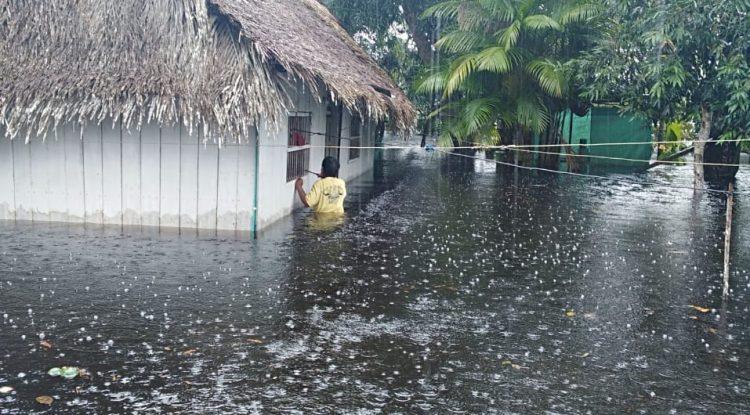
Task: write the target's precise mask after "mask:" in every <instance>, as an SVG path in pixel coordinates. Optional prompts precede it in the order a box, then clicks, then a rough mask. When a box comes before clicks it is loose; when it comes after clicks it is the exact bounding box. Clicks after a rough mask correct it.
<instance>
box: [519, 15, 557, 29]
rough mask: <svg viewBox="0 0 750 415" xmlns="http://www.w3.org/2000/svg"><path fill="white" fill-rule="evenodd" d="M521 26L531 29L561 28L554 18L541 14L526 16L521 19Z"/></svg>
mask: <svg viewBox="0 0 750 415" xmlns="http://www.w3.org/2000/svg"><path fill="white" fill-rule="evenodd" d="M523 27H526V28H529V29H532V30H546V29H550V30H562V26H561V25H560V23H558V22H557V21H556V20H555V19H553V18H551V17H549V16H545V15H543V14H535V15H532V16H526V17H525V18H524V19H523Z"/></svg>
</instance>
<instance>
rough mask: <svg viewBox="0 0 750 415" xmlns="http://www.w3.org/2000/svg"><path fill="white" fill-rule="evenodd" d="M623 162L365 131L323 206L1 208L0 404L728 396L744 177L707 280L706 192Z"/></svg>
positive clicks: (720, 205)
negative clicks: (522, 158)
mask: <svg viewBox="0 0 750 415" xmlns="http://www.w3.org/2000/svg"><path fill="white" fill-rule="evenodd" d="M744 169H745V168H743V170H741V172H740V175H739V178H738V183H737V186H738V188H739V190H740V191H742V190H743V189H744V188H747V183H748V182H750V174H748V173H747V170H744ZM622 177H624V176H618V175H613V176H610V178H609V179H607V180H592V179H584V178H576V177H570V176H559V175H550V174H543V173H530V172H523V171H521V172H518V173H517V174H514V173H513V172H512V171H503V170H502V169H496V168H495V165H494V164H492V163H488V162H483V161H475V160H473V159H468V158H461V157H457V156H445V155H442V154H440V153H438V152H431V153H428V152H425V151H424V150H420V149H415V150H403V151H397V150H386V151H385V153H384V156H383V160H381V161H378V162H377V168H376V170H375V172H374V175H373V176H372V177H371V178H370V179H367V180H364V181H360V182H353V183H350V191H351V196H350V197H349V200H348V205H347V218H346V221H345V222H344V223H343V224H329V225H330V226H328V225H327V224H326V223H321V222H320V221H316V220H313V219H312V218H311V217H310V216H309V214H306V213H300V214H297V215H295V216H294V217H291V218H289V219H288V220H285V221H282V222H281V223H280V224H279V225H277V226H274V227H273V228H272V229H271V230H269V231H267V232H265V233H264V234H263V235H261V236H260V238H259V239H257V240H248V239H246V238H244V237H242V236H240V237H234V236H218V237H217V236H205V235H203V236H198V237H196V236H194V235H182V236H180V235H174V234H165V233H162V234H159V233H158V232H155V231H153V230H124V231H123V230H120V229H99V228H94V229H92V228H90V227H88V228H84V227H82V226H73V225H70V226H69V225H27V224H9V223H5V224H0V241H1V242H0V243H1V245H0V387H4V386H9V387H12V388H14V390H13V391H10V392H7V393H0V414H36V413H75V414H93V413H97V414H110V413H118V414H119V413H128V414H151V413H184V414H253V413H263V414H276V413H278V414H303V413H304V414H318V413H319V414H378V413H384V414H394V413H402V414H420V413H439V414H460V413H472V414H475V413H487V414H492V413H497V414H513V413H546V414H587V413H592V414H601V413H618V414H619V413H676V414H686V413H712V414H737V413H750V398H748V396H750V347H749V346H748V345H749V344H750V335H749V333H748V327H749V326H750V313H749V312H748V300H749V297H748V288H749V285H750V279H749V275H748V270H750V252H749V250H750V240H748V238H747V233H746V232H745V231H744V228H745V227H746V226H747V225H748V224H749V223H750V212H748V211H747V210H745V208H744V200H745V198H746V197H747V196H745V195H738V196H737V197H736V205H735V211H734V212H735V215H734V216H735V227H734V233H733V241H732V242H733V246H732V274H731V294H730V295H729V297H728V298H722V294H721V286H722V285H721V284H722V283H721V281H722V272H723V263H722V260H723V227H724V220H725V219H724V209H725V198H724V196H722V195H720V194H708V195H704V196H702V197H699V198H694V197H693V195H692V191H691V190H688V189H684V188H680V187H679V186H689V185H690V180H691V177H690V167H659V168H657V169H655V170H654V171H651V172H649V173H647V174H641V175H637V176H635V177H633V176H629V177H630V179H634V180H640V181H650V182H659V183H663V184H665V186H649V185H639V184H633V183H627V182H620V181H617V180H616V179H618V178H622ZM666 185H671V186H673V187H668V186H666ZM692 306H697V308H696V307H692ZM704 311H705V312H704ZM42 340H44V341H45V342H46V343H44V345H43V343H42ZM60 366H77V367H79V368H83V369H86V371H87V372H89V373H90V376H85V377H83V378H82V377H78V378H75V379H72V380H65V379H62V378H60V377H52V376H50V375H48V374H47V371H48V370H49V369H50V368H52V367H60ZM41 395H48V396H51V397H52V398H53V399H54V402H53V403H52V405H51V406H49V407H48V406H45V405H42V404H40V403H37V402H36V401H35V398H36V397H37V396H41Z"/></svg>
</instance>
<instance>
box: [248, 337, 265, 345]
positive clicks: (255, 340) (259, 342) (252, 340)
mask: <svg viewBox="0 0 750 415" xmlns="http://www.w3.org/2000/svg"><path fill="white" fill-rule="evenodd" d="M247 342H248V343H252V344H263V340H261V339H256V338H254V337H249V338H248V339H247Z"/></svg>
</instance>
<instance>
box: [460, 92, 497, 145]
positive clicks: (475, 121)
mask: <svg viewBox="0 0 750 415" xmlns="http://www.w3.org/2000/svg"><path fill="white" fill-rule="evenodd" d="M501 106H502V102H500V100H499V99H498V98H477V99H473V100H471V101H469V102H467V103H466V104H465V106H464V110H463V111H462V112H461V118H462V120H463V123H464V125H465V128H466V129H465V131H464V133H465V135H466V137H467V138H468V137H470V136H471V135H473V134H475V133H477V132H478V131H480V130H482V129H486V128H487V127H488V126H494V124H495V121H496V120H497V118H498V113H499V112H500V108H501Z"/></svg>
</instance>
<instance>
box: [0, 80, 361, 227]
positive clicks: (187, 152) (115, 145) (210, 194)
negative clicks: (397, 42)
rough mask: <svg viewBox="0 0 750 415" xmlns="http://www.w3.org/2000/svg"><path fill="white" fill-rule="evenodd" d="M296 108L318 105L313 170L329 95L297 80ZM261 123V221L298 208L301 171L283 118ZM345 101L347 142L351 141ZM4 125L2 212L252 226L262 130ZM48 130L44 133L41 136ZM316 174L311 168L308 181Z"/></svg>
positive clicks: (347, 163) (344, 158)
mask: <svg viewBox="0 0 750 415" xmlns="http://www.w3.org/2000/svg"><path fill="white" fill-rule="evenodd" d="M299 91H300V92H298V93H296V94H292V96H291V99H292V102H291V105H290V108H291V109H290V111H289V113H288V114H287V115H289V114H292V115H293V114H295V113H298V112H300V113H311V114H312V125H311V130H312V132H314V133H319V134H312V135H311V146H310V170H312V171H316V172H317V171H319V170H320V163H321V161H322V160H323V157H324V155H325V148H324V146H325V136H324V133H325V128H326V102H325V101H324V100H322V99H320V98H319V97H318V96H317V95H314V94H312V93H310V91H308V90H306V89H304V88H299ZM282 118H283V121H282V122H281V124H280V125H278V126H275V127H274V126H269V125H259V126H258V140H259V143H258V144H259V148H258V151H259V154H260V157H259V161H258V162H259V165H258V169H259V172H260V175H259V180H258V187H259V191H260V193H259V194H258V210H257V226H258V229H262V228H264V227H266V226H268V225H270V224H271V223H273V222H275V221H277V220H279V219H281V218H283V217H284V216H286V215H288V214H290V213H291V212H292V211H293V210H294V209H299V208H301V207H302V204H301V203H300V201H299V200H298V197H297V195H296V194H295V191H294V180H292V181H289V182H287V181H286V160H287V152H288V148H287V137H288V131H287V129H288V125H287V122H286V118H285V117H282ZM350 120H351V114H350V113H349V112H348V111H344V118H343V121H342V134H341V135H342V139H341V145H342V146H344V147H346V146H349V144H350V142H349V137H350V131H349V128H350ZM361 131H362V138H361V141H360V144H361V145H362V146H367V147H369V146H372V145H373V143H374V139H373V137H374V131H375V128H374V123H372V122H366V123H365V124H363V126H362V127H361ZM3 133H4V132H3V131H0V171H3V172H4V174H3V175H2V176H1V177H0V220H30V221H38V222H47V221H60V222H86V223H93V224H113V225H136V226H139V225H142V226H157V227H165V228H181V229H219V230H234V231H249V230H251V226H252V221H253V203H254V196H255V168H256V166H255V157H256V148H255V146H256V142H255V140H256V137H255V135H256V134H255V133H253V134H252V135H251V137H249V139H243V140H242V141H241V142H240V143H235V142H227V143H224V144H223V145H222V148H221V149H220V148H219V146H218V145H217V144H215V143H213V142H209V143H205V144H204V142H203V141H204V140H203V137H202V136H201V135H200V133H199V132H198V131H193V132H192V133H191V132H189V131H187V130H186V128H185V127H183V126H180V125H177V126H172V127H164V128H160V127H159V126H157V125H154V124H149V125H145V126H144V127H143V128H142V130H140V131H128V130H125V129H123V128H122V126H121V123H119V122H113V121H112V120H107V121H105V122H104V123H103V124H102V125H89V126H87V127H85V128H84V129H83V131H81V129H80V128H77V127H75V126H74V125H65V126H62V127H60V128H58V131H57V134H55V133H54V132H50V133H48V134H47V135H46V136H45V137H32V138H31V142H30V143H29V144H26V143H24V141H23V140H24V138H25V135H24V136H19V138H17V139H15V140H13V141H10V140H8V139H6V138H2V137H3V136H2V134H3ZM43 138H44V139H43ZM373 160H374V150H373V149H362V150H360V157H359V158H358V159H355V160H349V149H347V148H342V149H341V150H340V160H339V161H340V163H341V170H340V171H339V176H340V177H341V178H343V179H344V180H351V179H353V178H355V177H358V176H360V175H361V174H363V173H366V172H368V171H370V170H371V169H372V167H373ZM316 179H317V177H316V176H314V175H312V174H307V175H305V176H304V181H305V190H308V191H309V189H310V187H311V186H312V184H313V183H314V181H315V180H316Z"/></svg>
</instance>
